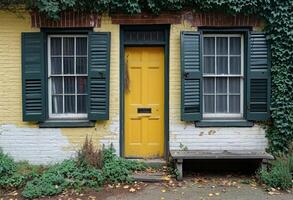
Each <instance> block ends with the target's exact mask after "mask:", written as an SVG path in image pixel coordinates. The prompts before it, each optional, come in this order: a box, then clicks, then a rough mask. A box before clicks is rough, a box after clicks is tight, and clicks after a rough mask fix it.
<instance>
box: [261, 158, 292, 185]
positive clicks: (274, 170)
mask: <svg viewBox="0 0 293 200" xmlns="http://www.w3.org/2000/svg"><path fill="white" fill-rule="evenodd" d="M292 158H293V154H291V155H289V156H288V157H287V156H282V157H278V158H277V159H276V160H274V161H273V162H272V163H271V165H272V166H271V168H270V170H265V169H262V170H261V171H260V173H259V176H260V179H261V180H262V181H263V182H264V183H265V184H266V185H268V186H270V187H273V188H281V189H284V190H285V189H289V188H291V187H292V186H293V182H292V173H293V168H292Z"/></svg>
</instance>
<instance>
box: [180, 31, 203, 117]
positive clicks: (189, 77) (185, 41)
mask: <svg viewBox="0 0 293 200" xmlns="http://www.w3.org/2000/svg"><path fill="white" fill-rule="evenodd" d="M200 41H201V37H200V33H199V32H182V33H181V120H183V121H198V120H201V118H202V112H201V110H202V106H201V92H202V91H201V88H202V86H201V84H202V73H201V61H200V60H201V59H200V58H201V52H200V51H201V46H200Z"/></svg>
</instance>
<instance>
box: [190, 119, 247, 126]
mask: <svg viewBox="0 0 293 200" xmlns="http://www.w3.org/2000/svg"><path fill="white" fill-rule="evenodd" d="M252 126H253V122H250V121H246V120H202V121H199V122H195V127H252Z"/></svg>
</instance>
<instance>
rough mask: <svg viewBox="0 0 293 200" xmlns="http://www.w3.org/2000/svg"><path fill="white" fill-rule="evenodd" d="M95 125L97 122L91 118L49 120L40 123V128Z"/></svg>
mask: <svg viewBox="0 0 293 200" xmlns="http://www.w3.org/2000/svg"><path fill="white" fill-rule="evenodd" d="M94 126H95V123H94V122H92V121H89V120H47V121H45V122H41V123H40V124H39V127H40V128H85V127H94Z"/></svg>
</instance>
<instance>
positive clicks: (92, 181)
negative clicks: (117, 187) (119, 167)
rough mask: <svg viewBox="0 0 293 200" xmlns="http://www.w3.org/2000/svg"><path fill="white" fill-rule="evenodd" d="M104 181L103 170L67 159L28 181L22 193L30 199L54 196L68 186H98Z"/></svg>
mask: <svg viewBox="0 0 293 200" xmlns="http://www.w3.org/2000/svg"><path fill="white" fill-rule="evenodd" d="M103 182H104V177H103V174H102V172H101V170H99V169H96V168H94V167H91V166H89V165H83V166H78V165H77V163H76V161H75V160H65V161H63V162H62V163H60V164H56V165H54V166H52V167H50V168H49V169H48V170H47V171H45V172H44V173H43V174H41V175H40V176H38V177H36V178H34V179H33V180H31V181H29V182H27V184H26V186H25V187H24V190H23V192H22V195H23V196H24V197H25V198H29V199H32V198H37V197H40V196H52V195H56V194H59V193H61V192H62V191H64V190H65V189H68V188H73V189H76V190H80V189H82V188H83V187H89V188H98V187H99V186H101V185H102V184H103Z"/></svg>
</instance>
